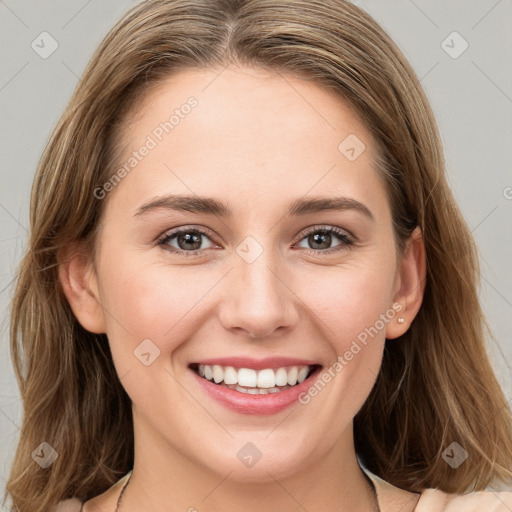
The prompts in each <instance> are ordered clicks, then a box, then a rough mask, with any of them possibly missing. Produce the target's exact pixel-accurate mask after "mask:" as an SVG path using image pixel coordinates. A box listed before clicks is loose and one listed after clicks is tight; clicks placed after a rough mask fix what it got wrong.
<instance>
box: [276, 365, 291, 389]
mask: <svg viewBox="0 0 512 512" xmlns="http://www.w3.org/2000/svg"><path fill="white" fill-rule="evenodd" d="M286 384H288V374H287V373H286V368H279V369H278V370H277V372H276V386H286Z"/></svg>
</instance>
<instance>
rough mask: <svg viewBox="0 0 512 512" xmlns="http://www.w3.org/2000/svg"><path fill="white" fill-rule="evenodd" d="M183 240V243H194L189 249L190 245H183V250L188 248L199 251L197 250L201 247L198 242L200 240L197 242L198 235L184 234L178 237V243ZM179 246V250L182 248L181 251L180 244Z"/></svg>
mask: <svg viewBox="0 0 512 512" xmlns="http://www.w3.org/2000/svg"><path fill="white" fill-rule="evenodd" d="M183 239H184V240H185V242H187V243H190V242H192V243H195V244H196V245H195V246H194V247H191V246H190V245H185V248H189V249H199V248H200V247H201V242H200V240H199V236H198V235H190V234H189V233H186V234H184V235H181V236H180V237H179V241H181V240H183ZM179 245H180V248H182V249H183V247H182V244H181V243H180V244H179Z"/></svg>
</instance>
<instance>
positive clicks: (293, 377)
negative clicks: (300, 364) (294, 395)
mask: <svg viewBox="0 0 512 512" xmlns="http://www.w3.org/2000/svg"><path fill="white" fill-rule="evenodd" d="M298 373H299V370H298V368H297V367H296V366H292V367H291V368H290V369H289V370H288V384H290V386H295V384H297V375H298Z"/></svg>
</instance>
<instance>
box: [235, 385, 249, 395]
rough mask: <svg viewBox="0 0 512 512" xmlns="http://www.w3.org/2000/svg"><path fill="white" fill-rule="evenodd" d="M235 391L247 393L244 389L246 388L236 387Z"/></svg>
mask: <svg viewBox="0 0 512 512" xmlns="http://www.w3.org/2000/svg"><path fill="white" fill-rule="evenodd" d="M236 390H237V391H240V392H241V393H247V389H246V388H243V387H241V386H237V387H236Z"/></svg>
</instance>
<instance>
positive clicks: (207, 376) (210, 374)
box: [204, 364, 213, 380]
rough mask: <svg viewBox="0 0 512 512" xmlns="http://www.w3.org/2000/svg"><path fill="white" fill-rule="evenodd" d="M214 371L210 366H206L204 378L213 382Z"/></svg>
mask: <svg viewBox="0 0 512 512" xmlns="http://www.w3.org/2000/svg"><path fill="white" fill-rule="evenodd" d="M212 377H213V370H212V367H211V366H210V365H209V364H205V365H204V378H205V379H208V380H212Z"/></svg>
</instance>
